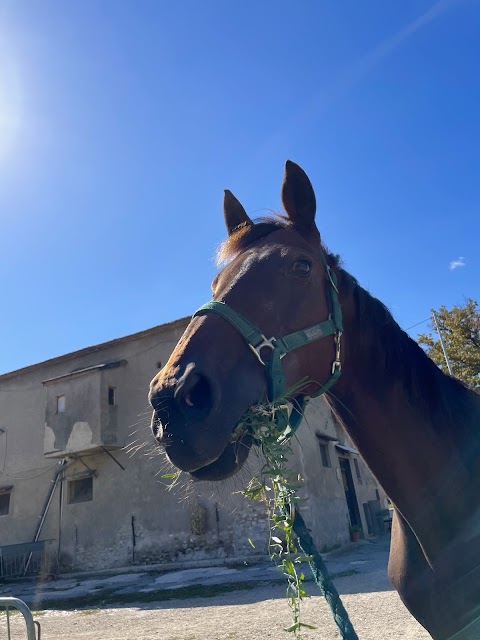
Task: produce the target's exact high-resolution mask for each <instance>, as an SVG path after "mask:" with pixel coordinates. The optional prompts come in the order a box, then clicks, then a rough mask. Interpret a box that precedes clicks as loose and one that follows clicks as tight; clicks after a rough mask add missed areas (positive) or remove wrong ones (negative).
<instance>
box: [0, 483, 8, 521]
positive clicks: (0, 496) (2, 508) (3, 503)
mask: <svg viewBox="0 0 480 640" xmlns="http://www.w3.org/2000/svg"><path fill="white" fill-rule="evenodd" d="M9 512H10V490H3V491H2V489H0V516H8V514H9Z"/></svg>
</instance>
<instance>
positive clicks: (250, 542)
mask: <svg viewBox="0 0 480 640" xmlns="http://www.w3.org/2000/svg"><path fill="white" fill-rule="evenodd" d="M248 543H249V544H250V545H251V546H252V547H253V548H254V549H255V545H254V544H253V542H252V541H251V540H250V538H248Z"/></svg>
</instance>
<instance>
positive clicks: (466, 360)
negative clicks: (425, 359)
mask: <svg viewBox="0 0 480 640" xmlns="http://www.w3.org/2000/svg"><path fill="white" fill-rule="evenodd" d="M432 311H433V310H432ZM436 313H437V318H438V326H439V328H440V332H441V334H442V337H443V341H444V343H445V349H446V351H447V355H448V358H449V360H450V364H451V367H452V371H453V375H454V376H455V377H457V378H459V379H460V380H462V381H463V382H464V383H465V384H466V385H468V386H469V387H470V388H471V389H474V390H475V391H478V392H480V311H479V308H478V302H476V301H475V300H472V298H467V299H466V300H465V304H464V305H463V306H454V307H452V309H447V308H446V307H440V309H439V310H438V311H437V312H436ZM418 343H419V344H420V345H422V346H423V347H424V349H425V351H426V353H427V355H429V356H430V358H431V359H432V360H433V361H434V362H435V363H436V364H437V365H438V366H439V367H440V369H442V371H444V372H445V373H448V368H447V365H446V362H445V356H444V355H443V351H442V345H441V344H440V340H439V338H438V334H437V333H436V332H435V333H434V335H432V334H431V333H430V334H425V333H422V334H420V335H419V336H418Z"/></svg>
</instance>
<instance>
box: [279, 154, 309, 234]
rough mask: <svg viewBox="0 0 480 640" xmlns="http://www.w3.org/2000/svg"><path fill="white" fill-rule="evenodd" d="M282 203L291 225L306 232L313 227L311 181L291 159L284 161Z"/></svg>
mask: <svg viewBox="0 0 480 640" xmlns="http://www.w3.org/2000/svg"><path fill="white" fill-rule="evenodd" d="M282 204H283V208H284V209H285V211H286V213H287V215H288V217H289V218H290V220H291V221H292V223H293V226H294V227H296V228H297V229H298V230H299V231H303V232H307V233H308V232H310V231H312V230H313V229H314V228H315V211H316V209H317V203H316V200H315V193H314V191H313V187H312V183H311V182H310V180H309V178H308V176H307V174H306V173H305V171H304V170H303V169H302V168H301V167H299V166H298V164H295V162H292V161H291V160H287V162H286V163H285V175H284V178H283V184H282Z"/></svg>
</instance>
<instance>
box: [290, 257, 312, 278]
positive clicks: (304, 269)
mask: <svg viewBox="0 0 480 640" xmlns="http://www.w3.org/2000/svg"><path fill="white" fill-rule="evenodd" d="M311 270H312V263H311V262H310V261H309V260H297V261H296V262H295V263H294V265H293V272H294V274H295V275H296V276H300V277H301V278H306V277H307V276H309V275H310V271H311Z"/></svg>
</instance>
